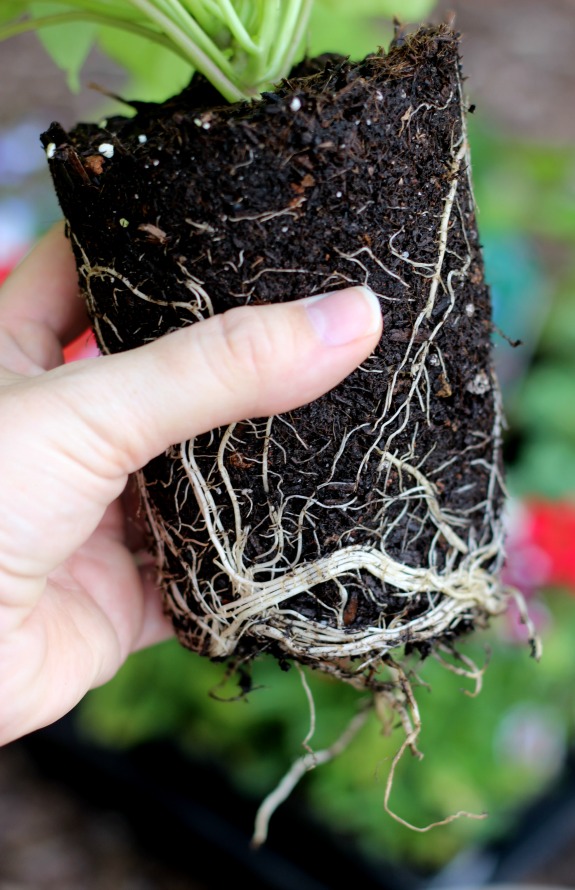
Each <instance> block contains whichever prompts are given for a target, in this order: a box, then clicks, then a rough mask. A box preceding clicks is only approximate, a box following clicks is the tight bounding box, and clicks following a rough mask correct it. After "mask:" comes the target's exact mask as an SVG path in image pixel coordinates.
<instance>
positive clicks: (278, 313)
mask: <svg viewBox="0 0 575 890" xmlns="http://www.w3.org/2000/svg"><path fill="white" fill-rule="evenodd" d="M381 323H382V322H381V313H380V307H379V302H378V300H377V298H376V297H375V295H374V294H372V293H371V291H367V290H366V289H364V288H351V289H348V290H344V291H339V292H337V293H335V294H330V295H326V296H318V297H311V298H308V299H307V300H301V301H298V302H293V303H284V304H279V305H268V306H258V307H244V308H238V309H232V310H230V311H229V312H226V313H224V314H222V315H218V316H214V317H212V318H210V319H208V320H206V321H203V322H200V323H199V324H195V325H192V326H190V327H188V328H184V329H182V330H179V331H175V332H174V333H171V334H168V335H166V336H165V337H162V338H161V339H159V340H157V341H155V342H154V343H148V344H146V345H145V346H142V347H140V348H139V349H134V350H132V351H129V352H125V353H122V354H119V355H111V356H105V357H104V358H101V359H97V360H95V361H94V360H91V361H90V360H88V361H84V362H76V363H73V364H71V365H67V366H62V367H60V368H57V369H55V370H53V371H48V372H47V373H45V374H42V375H39V376H36V377H32V378H28V379H23V378H20V381H19V382H18V383H16V384H15V385H14V386H8V387H6V389H5V390H4V392H3V393H0V396H1V398H0V428H2V429H4V430H7V431H9V435H8V434H7V435H6V436H4V437H3V438H2V439H0V466H9V467H10V468H11V473H10V477H9V478H8V479H7V480H6V484H5V486H4V490H3V496H4V497H5V501H6V503H7V504H10V511H9V515H8V513H7V516H6V517H2V516H0V545H2V542H3V541H4V545H2V553H0V579H1V577H2V569H3V565H2V559H3V560H4V569H5V570H6V569H7V570H8V571H9V574H10V577H11V579H12V581H13V582H14V584H15V587H16V588H17V589H16V590H15V594H14V596H15V601H18V602H20V603H21V602H23V601H24V600H26V602H32V601H33V600H34V599H35V597H36V596H37V595H38V591H39V589H40V588H39V587H38V585H37V584H34V585H32V587H31V588H30V589H28V588H29V585H28V581H27V580H26V579H41V578H42V577H44V576H45V575H47V574H48V573H49V572H51V571H52V570H53V569H54V568H55V567H56V566H57V565H59V564H60V563H61V562H63V561H64V560H65V559H67V558H68V557H69V556H70V555H71V554H72V553H74V552H75V550H76V549H77V548H78V547H80V546H81V545H82V544H83V543H84V542H85V541H86V540H87V539H88V537H89V536H90V535H91V534H92V532H93V531H94V530H95V529H96V527H97V525H98V523H99V522H100V521H101V519H102V516H103V515H104V513H105V510H106V508H107V506H108V505H109V504H110V503H111V502H112V501H113V500H114V499H115V498H116V497H117V496H118V495H119V494H120V493H121V491H122V489H123V487H124V485H125V483H126V478H127V475H128V474H129V473H132V472H134V471H135V470H137V469H139V468H140V467H142V466H144V464H146V463H147V462H148V461H149V460H151V459H152V458H153V457H155V456H157V455H158V454H160V453H161V452H162V451H164V450H165V449H166V448H168V447H169V446H170V445H172V444H174V443H177V442H180V441H183V440H185V439H188V438H192V437H193V436H195V435H198V434H199V433H203V432H207V431H208V430H210V429H213V428H214V427H216V426H221V425H224V424H228V423H231V422H233V421H236V420H243V419H247V418H250V417H262V416H267V415H271V414H278V413H281V412H283V411H288V410H290V409H292V408H295V407H296V406H298V405H302V404H305V403H306V402H309V401H311V400H313V399H314V398H316V397H318V396H319V395H321V394H322V393H323V392H325V391H326V390H328V389H330V388H331V387H333V386H335V385H336V384H337V383H338V382H339V381H341V380H342V379H343V378H344V377H346V376H347V375H348V374H349V373H350V372H351V371H352V370H353V369H354V368H355V367H356V366H357V365H358V364H360V362H361V361H362V360H363V359H365V358H366V357H367V355H368V354H369V353H370V352H371V351H372V349H373V348H374V347H375V345H376V343H377V341H378V337H379V334H380V331H381ZM4 526H5V527H4ZM47 529H49V530H50V534H49V535H47V534H46V530H47ZM15 530H16V531H15ZM14 579H20V580H19V582H18V584H16V582H15V580H14Z"/></svg>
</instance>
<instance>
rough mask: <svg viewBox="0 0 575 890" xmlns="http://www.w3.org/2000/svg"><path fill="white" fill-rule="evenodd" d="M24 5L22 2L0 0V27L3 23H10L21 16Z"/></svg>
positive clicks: (17, 0) (19, 0)
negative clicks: (0, 0) (0, 2)
mask: <svg viewBox="0 0 575 890" xmlns="http://www.w3.org/2000/svg"><path fill="white" fill-rule="evenodd" d="M25 7H26V4H25V3H23V2H22V0H2V4H1V5H0V25H2V24H4V22H10V21H12V20H13V19H15V18H16V17H17V16H20V15H22V13H23V12H24V10H25Z"/></svg>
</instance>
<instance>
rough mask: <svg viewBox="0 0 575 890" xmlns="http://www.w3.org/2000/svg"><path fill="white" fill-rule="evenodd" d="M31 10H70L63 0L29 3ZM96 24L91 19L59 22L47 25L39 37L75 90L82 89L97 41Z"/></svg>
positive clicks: (52, 12) (55, 12)
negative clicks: (82, 73)
mask: <svg viewBox="0 0 575 890" xmlns="http://www.w3.org/2000/svg"><path fill="white" fill-rule="evenodd" d="M28 6H29V9H30V12H31V13H32V14H33V15H36V16H38V17H40V16H41V15H58V14H59V13H64V12H68V11H69V6H66V5H64V4H62V3H29V4H28ZM96 31H97V29H96V26H95V25H93V24H91V23H90V22H77V23H73V24H65V25H55V26H53V27H50V28H43V29H41V30H40V31H39V32H38V38H39V40H40V42H41V43H42V45H43V46H44V48H45V49H46V51H47V52H48V53H49V54H50V56H51V57H52V59H53V60H54V61H55V62H56V64H57V65H58V67H59V68H61V69H62V70H63V71H65V72H66V76H67V79H68V86H69V87H70V89H71V90H72V92H74V93H77V92H79V91H80V71H81V70H82V66H83V65H84V62H85V61H86V59H87V58H88V55H89V53H90V50H91V49H92V46H93V45H94V39H95V36H96Z"/></svg>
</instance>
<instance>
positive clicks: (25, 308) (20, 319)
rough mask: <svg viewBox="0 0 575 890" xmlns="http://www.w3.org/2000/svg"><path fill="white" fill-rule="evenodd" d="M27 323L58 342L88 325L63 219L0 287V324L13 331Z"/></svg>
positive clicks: (61, 342) (65, 341) (76, 334)
mask: <svg viewBox="0 0 575 890" xmlns="http://www.w3.org/2000/svg"><path fill="white" fill-rule="evenodd" d="M27 323H32V325H34V326H36V325H39V326H40V327H41V328H45V329H47V331H48V332H49V333H51V334H53V335H54V336H55V337H56V339H57V340H58V342H59V343H60V344H62V345H66V344H67V343H69V342H70V341H71V340H73V339H74V338H75V337H77V336H78V335H79V334H81V333H82V331H83V330H85V329H86V327H87V326H88V319H87V315H86V309H85V305H84V302H83V300H82V299H80V297H79V294H78V275H77V272H76V264H75V262H74V254H73V252H72V247H71V245H70V242H69V240H68V238H67V237H66V235H65V234H64V223H63V222H61V223H58V224H57V225H55V226H53V227H52V228H51V229H50V231H49V232H48V233H47V234H46V235H45V236H44V237H43V238H42V239H41V240H40V241H39V242H38V243H37V244H36V245H35V247H33V249H32V250H31V252H30V253H29V254H28V255H27V256H26V257H25V258H24V259H23V260H22V262H21V263H20V265H18V266H17V267H16V268H15V269H14V271H13V272H12V274H11V275H10V276H9V278H8V279H7V280H6V282H5V283H4V285H3V286H2V288H1V289H0V324H2V325H3V326H4V327H5V328H7V329H8V330H11V331H13V330H15V328H17V327H20V326H22V325H23V324H27Z"/></svg>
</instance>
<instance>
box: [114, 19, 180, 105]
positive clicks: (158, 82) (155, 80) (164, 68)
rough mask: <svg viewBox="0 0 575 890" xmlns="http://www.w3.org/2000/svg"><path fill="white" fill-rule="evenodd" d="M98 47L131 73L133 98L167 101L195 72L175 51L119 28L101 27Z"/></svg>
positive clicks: (129, 86)
mask: <svg viewBox="0 0 575 890" xmlns="http://www.w3.org/2000/svg"><path fill="white" fill-rule="evenodd" d="M98 45H99V46H100V47H101V48H102V49H103V51H104V52H105V53H106V54H107V55H108V56H109V57H110V58H111V59H113V60H114V61H116V62H118V63H119V64H121V65H122V67H123V68H124V69H125V70H126V71H127V72H128V73H129V75H130V80H129V82H128V86H127V89H128V90H129V94H130V95H129V96H127V98H130V99H140V100H143V101H146V102H163V101H164V100H165V99H167V98H169V97H170V96H174V95H176V94H177V93H179V92H180V90H182V89H183V88H184V87H185V86H186V84H187V83H188V82H189V80H190V78H191V76H192V73H193V68H192V66H191V65H189V64H188V63H187V62H184V61H183V59H180V58H179V57H178V56H176V55H175V54H174V53H173V52H172V51H171V50H169V49H166V48H164V47H162V46H159V45H158V44H156V43H152V42H151V41H147V40H145V39H143V38H141V37H139V36H137V35H135V34H129V33H127V32H126V31H121V30H120V29H119V28H108V27H101V28H100V29H99V30H98Z"/></svg>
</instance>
